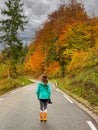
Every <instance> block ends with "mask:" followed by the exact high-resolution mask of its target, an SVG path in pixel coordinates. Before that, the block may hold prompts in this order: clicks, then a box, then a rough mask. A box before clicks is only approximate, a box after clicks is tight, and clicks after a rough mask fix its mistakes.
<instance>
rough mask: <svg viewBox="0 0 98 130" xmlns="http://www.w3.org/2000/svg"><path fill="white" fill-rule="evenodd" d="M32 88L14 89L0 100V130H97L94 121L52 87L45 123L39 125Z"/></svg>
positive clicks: (37, 108)
mask: <svg viewBox="0 0 98 130" xmlns="http://www.w3.org/2000/svg"><path fill="white" fill-rule="evenodd" d="M36 85H37V83H34V84H30V85H28V86H25V87H23V88H18V89H16V90H14V91H11V92H10V93H8V94H5V95H3V96H2V97H0V130H98V125H97V124H96V123H95V122H94V120H93V119H92V118H91V117H90V116H89V115H88V114H87V113H86V112H84V111H83V110H82V109H80V108H79V107H78V106H77V105H76V104H75V103H74V101H72V99H69V97H68V96H66V95H64V94H63V93H61V92H60V91H59V89H56V88H55V87H54V86H53V84H51V88H52V101H53V104H49V105H48V121H47V122H42V123H41V122H40V121H39V101H38V100H37V97H36V94H35V89H36Z"/></svg>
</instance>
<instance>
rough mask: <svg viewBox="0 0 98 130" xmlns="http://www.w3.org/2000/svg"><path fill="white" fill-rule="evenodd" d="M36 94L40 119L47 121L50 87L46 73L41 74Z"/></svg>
mask: <svg viewBox="0 0 98 130" xmlns="http://www.w3.org/2000/svg"><path fill="white" fill-rule="evenodd" d="M36 94H37V97H38V99H39V102H40V121H47V104H48V101H49V99H50V95H51V89H50V84H49V83H48V77H47V75H45V74H43V75H42V77H41V81H40V82H39V83H38V86H37V89H36Z"/></svg>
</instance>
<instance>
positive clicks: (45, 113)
mask: <svg viewBox="0 0 98 130" xmlns="http://www.w3.org/2000/svg"><path fill="white" fill-rule="evenodd" d="M46 121H47V112H44V122H46Z"/></svg>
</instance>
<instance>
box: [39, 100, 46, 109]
mask: <svg viewBox="0 0 98 130" xmlns="http://www.w3.org/2000/svg"><path fill="white" fill-rule="evenodd" d="M39 101H40V110H41V111H47V104H48V99H40V100H39Z"/></svg>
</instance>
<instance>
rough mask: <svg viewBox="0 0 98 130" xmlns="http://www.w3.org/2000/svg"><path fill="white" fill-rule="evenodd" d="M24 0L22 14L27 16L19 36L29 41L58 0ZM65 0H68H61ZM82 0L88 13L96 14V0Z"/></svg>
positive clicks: (0, 2) (2, 4)
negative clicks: (24, 27)
mask: <svg viewBox="0 0 98 130" xmlns="http://www.w3.org/2000/svg"><path fill="white" fill-rule="evenodd" d="M4 1H7V0H0V20H1V19H2V18H3V16H2V15H1V9H2V8H4ZM22 1H23V2H24V14H25V15H26V16H27V19H28V21H29V22H28V24H27V25H26V29H25V31H24V32H22V33H21V35H20V37H21V39H23V40H24V41H27V42H28V43H30V42H31V41H32V39H33V38H34V34H35V32H36V30H37V29H38V28H40V26H41V25H42V23H43V22H44V21H45V20H47V16H48V14H50V13H51V12H53V11H54V10H56V9H57V8H58V6H59V4H60V0H22ZM63 1H65V2H67V1H70V0H63ZM78 1H81V2H83V4H84V6H85V8H86V11H87V13H88V15H90V16H92V15H93V14H94V15H95V16H98V0H78Z"/></svg>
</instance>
